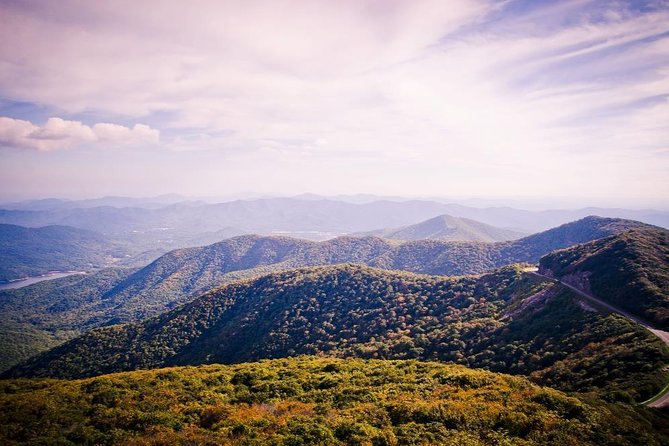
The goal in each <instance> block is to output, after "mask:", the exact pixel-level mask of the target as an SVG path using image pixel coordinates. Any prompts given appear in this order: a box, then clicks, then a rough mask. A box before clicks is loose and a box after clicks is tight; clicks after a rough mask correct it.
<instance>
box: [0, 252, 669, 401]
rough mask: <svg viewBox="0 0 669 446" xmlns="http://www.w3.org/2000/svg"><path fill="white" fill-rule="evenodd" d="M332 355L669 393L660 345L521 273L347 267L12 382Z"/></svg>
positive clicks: (162, 319)
mask: <svg viewBox="0 0 669 446" xmlns="http://www.w3.org/2000/svg"><path fill="white" fill-rule="evenodd" d="M320 353H325V354H328V355H336V356H346V357H366V358H383V359H405V358H417V359H430V360H432V359H437V360H440V361H453V362H457V363H460V364H463V365H467V366H470V367H479V368H487V369H490V370H493V371H501V372H511V373H514V374H524V375H532V376H534V377H536V379H537V380H538V381H540V382H545V383H550V385H552V386H561V387H563V388H565V389H567V390H579V391H591V390H593V391H594V390H606V392H607V393H608V394H609V395H611V396H613V395H618V396H617V398H623V397H624V398H625V399H628V398H629V397H630V396H631V397H633V398H635V399H636V400H637V401H640V400H643V399H646V398H649V397H651V396H652V395H653V394H655V393H656V392H657V391H658V390H659V389H660V388H661V387H662V386H663V385H664V376H663V373H662V371H661V369H662V367H663V366H664V365H665V364H666V363H667V362H669V356H668V354H667V350H666V348H665V346H664V345H663V344H662V343H661V341H659V340H658V339H656V338H655V337H654V336H652V335H651V334H650V333H648V332H646V331H645V330H643V329H642V328H640V327H638V326H636V325H635V324H633V323H630V322H629V321H626V320H625V319H623V318H621V317H619V316H615V315H608V316H604V315H600V314H598V313H593V312H591V311H587V310H586V309H583V308H582V307H581V306H579V305H578V304H577V303H575V302H574V300H573V296H572V294H571V293H570V292H567V291H564V290H562V289H561V287H560V286H559V285H555V284H554V283H552V282H551V281H547V280H542V279H538V278H536V277H535V276H532V275H526V274H523V273H522V270H521V269H520V268H518V267H508V268H504V269H502V270H499V271H497V272H495V273H492V274H488V275H484V276H481V277H461V278H445V277H437V276H424V275H418V274H411V273H403V272H398V271H385V270H379V269H374V268H369V267H363V266H354V265H340V266H331V267H318V268H306V269H301V270H291V271H287V272H283V273H276V274H270V275H267V276H263V277H260V278H258V279H254V280H247V281H241V282H236V283H233V284H230V285H226V286H224V287H222V288H220V289H218V290H215V291H212V292H210V293H207V294H205V295H204V296H202V297H200V298H198V299H196V300H195V301H193V302H192V303H190V304H187V305H185V306H183V307H180V308H177V309H175V310H173V311H171V312H168V313H165V314H163V315H161V316H158V317H156V318H152V319H149V320H147V321H144V322H141V323H134V324H128V325H120V326H113V327H106V328H102V329H97V330H93V331H91V332H89V333H87V334H85V335H83V336H81V337H79V338H77V339H74V340H72V341H70V342H67V343H65V344H63V345H62V346H59V347H56V348H55V349H53V350H50V351H48V352H45V353H43V354H41V355H38V356H36V357H34V358H31V359H30V360H28V361H26V362H25V363H23V364H21V365H19V366H17V367H15V368H13V369H11V370H10V371H9V372H8V373H7V375H8V376H13V377H17V376H28V377H31V376H43V377H61V378H77V377H86V376H94V375H100V374H104V373H110V372H119V371H127V370H136V369H146V368H156V367H164V366H170V365H190V364H203V363H231V362H242V361H253V360H257V359H264V358H277V357H287V356H294V355H299V354H320ZM566 364H567V366H566ZM556 377H559V379H557V378H556ZM620 392H626V393H627V395H622V394H620Z"/></svg>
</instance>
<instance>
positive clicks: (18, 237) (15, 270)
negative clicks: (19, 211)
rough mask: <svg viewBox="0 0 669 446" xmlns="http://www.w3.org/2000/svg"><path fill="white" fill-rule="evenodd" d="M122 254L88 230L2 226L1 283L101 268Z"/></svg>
mask: <svg viewBox="0 0 669 446" xmlns="http://www.w3.org/2000/svg"><path fill="white" fill-rule="evenodd" d="M120 252H121V250H120V248H119V247H118V246H116V245H114V243H112V242H111V241H109V240H108V239H106V238H105V237H104V236H102V235H101V234H98V233H95V232H92V231H87V230H85V229H78V228H71V227H68V226H45V227H42V228H24V227H22V226H15V225H5V224H0V282H3V281H9V280H14V279H20V278H23V277H27V276H36V275H40V274H44V273H47V272H49V271H72V270H90V269H94V268H100V267H102V266H104V265H107V264H108V263H110V262H111V260H112V259H113V257H114V256H119V255H120Z"/></svg>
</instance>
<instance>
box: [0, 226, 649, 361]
mask: <svg viewBox="0 0 669 446" xmlns="http://www.w3.org/2000/svg"><path fill="white" fill-rule="evenodd" d="M647 226H648V225H645V224H643V223H639V222H634V221H630V220H621V219H610V218H600V217H588V218H585V219H582V220H579V221H576V222H573V223H569V224H566V225H563V226H560V227H558V228H555V229H551V230H549V231H546V232H543V233H539V234H535V235H532V236H529V237H526V238H523V239H521V240H516V241H513V242H505V243H472V242H469V243H468V242H446V241H435V240H422V241H415V242H405V243H401V242H396V241H387V240H382V239H380V238H377V237H363V238H357V237H340V238H336V239H333V240H329V241H326V242H311V241H307V240H300V239H293V238H289V237H261V236H253V235H251V236H240V237H234V238H231V239H227V240H224V241H222V242H220V243H215V244H213V245H208V246H204V247H196V248H185V249H178V250H175V251H172V252H170V253H168V254H166V255H164V256H162V257H160V258H159V259H158V260H156V261H154V262H152V263H151V264H150V265H148V266H146V267H144V268H141V269H138V270H137V271H134V272H132V271H130V270H127V269H124V270H119V271H116V272H114V271H113V270H106V271H103V272H101V273H94V274H91V275H88V276H87V277H85V278H81V277H79V278H73V279H69V280H65V279H63V280H55V281H52V282H51V283H43V284H36V285H33V286H30V287H27V288H25V289H20V290H10V291H4V292H2V291H0V310H1V311H0V314H1V315H2V316H1V318H2V322H3V323H4V326H5V327H10V326H11V332H13V333H18V334H20V335H21V336H18V337H15V338H14V340H15V341H16V342H17V343H18V344H17V345H14V344H12V343H9V344H7V343H5V342H4V341H2V338H1V337H0V371H1V370H3V369H6V368H7V367H8V366H11V365H14V364H16V363H17V362H19V361H21V360H23V359H25V358H26V357H28V356H31V355H33V354H36V353H38V352H39V351H42V350H44V349H45V348H46V347H50V346H53V345H55V344H56V343H58V342H62V341H63V340H66V339H69V338H72V337H74V336H76V335H78V334H81V333H82V332H84V331H85V330H88V329H90V328H93V327H98V326H105V325H111V324H117V323H124V322H132V321H138V320H142V319H145V318H147V317H151V316H156V315H158V314H160V313H162V312H164V311H166V310H170V309H173V308H175V307H176V306H178V305H180V304H183V303H186V302H188V301H190V300H192V299H194V298H196V297H198V296H199V295H201V294H202V293H204V292H206V291H208V290H211V289H212V288H215V287H217V286H220V285H222V284H224V283H229V282H232V281H235V280H238V279H240V278H245V277H255V276H260V275H263V274H267V273H270V272H276V271H284V270H288V269H291V268H298V267H303V266H316V265H328V264H341V263H360V264H368V265H372V266H375V267H378V268H384V269H395V270H405V271H413V272H419V273H428V274H445V275H458V274H479V273H483V272H486V271H490V270H492V269H494V268H497V267H500V266H503V265H507V264H511V263H515V262H524V261H528V262H537V261H538V260H539V257H541V256H542V255H544V254H546V253H547V252H549V251H551V250H553V249H556V248H561V247H566V246H571V245H573V244H574V243H579V242H581V241H589V240H592V239H594V238H598V237H603V236H605V235H609V234H615V233H618V232H620V231H624V230H626V229H628V228H633V227H647ZM114 276H116V279H114ZM0 335H1V333H0ZM5 346H6V348H5Z"/></svg>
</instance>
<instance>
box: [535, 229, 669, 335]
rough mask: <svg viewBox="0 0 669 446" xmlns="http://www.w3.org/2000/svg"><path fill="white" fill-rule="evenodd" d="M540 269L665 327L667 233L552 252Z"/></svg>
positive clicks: (668, 306) (639, 232)
mask: <svg viewBox="0 0 669 446" xmlns="http://www.w3.org/2000/svg"><path fill="white" fill-rule="evenodd" d="M540 268H541V269H540V271H541V272H542V273H544V274H546V275H549V276H554V277H557V278H559V279H560V280H562V281H564V282H566V283H569V284H571V285H574V286H576V287H577V288H580V289H582V290H584V291H587V292H589V293H592V294H593V295H595V296H596V297H598V298H600V299H602V300H605V301H608V302H609V303H611V304H613V305H615V306H617V307H619V308H622V309H624V310H627V311H629V312H630V313H632V314H634V315H636V316H638V317H640V318H641V319H643V320H646V321H648V322H650V323H651V324H652V325H655V326H657V327H658V328H663V329H669V231H667V230H664V229H659V228H657V229H653V228H638V229H633V230H630V231H627V232H624V233H622V234H618V235H614V236H611V237H606V238H603V239H600V240H595V241H592V242H590V243H585V244H582V245H577V246H574V247H571V248H569V249H565V250H560V251H556V252H554V253H551V254H549V255H547V256H545V257H544V258H542V259H541V263H540Z"/></svg>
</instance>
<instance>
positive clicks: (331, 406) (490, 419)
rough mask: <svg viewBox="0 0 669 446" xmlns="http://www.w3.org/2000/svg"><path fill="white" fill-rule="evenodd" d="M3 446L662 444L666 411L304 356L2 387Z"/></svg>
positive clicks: (452, 371) (438, 372)
mask: <svg viewBox="0 0 669 446" xmlns="http://www.w3.org/2000/svg"><path fill="white" fill-rule="evenodd" d="M0 419H2V420H3V423H1V424H0V442H1V443H2V444H5V445H8V446H10V445H19V444H99V445H116V444H129V445H166V444H193V445H194V444H203V445H204V444H211V445H214V444H216V445H233V444H253V445H259V446H261V445H273V446H274V445H286V446H288V445H423V444H443V445H458V446H460V445H464V446H475V445H476V446H483V445H511V444H513V445H524V446H531V445H552V446H560V445H576V444H578V445H603V444H611V445H613V444H615V445H619V446H625V445H630V446H631V445H638V444H643V445H648V446H654V445H664V444H667V443H668V442H669V438H668V437H667V436H666V431H667V427H668V420H667V417H666V415H664V414H662V413H659V412H653V411H649V410H647V409H644V408H640V407H635V406H629V405H621V404H611V403H605V402H603V401H601V400H598V399H596V398H588V399H578V398H575V397H572V396H568V395H565V394H564V393H561V392H559V391H556V390H552V389H550V388H541V387H538V386H536V385H534V384H532V383H530V382H528V381H527V380H526V379H523V378H518V377H511V376H508V375H501V374H494V373H490V372H484V371H480V370H479V371H475V370H470V369H467V368H465V367H460V366H455V365H444V364H438V363H433V362H427V363H426V362H416V361H376V360H367V361H363V360H337V359H331V358H310V357H301V358H293V359H283V360H273V361H263V362H260V363H247V364H239V365H232V366H220V365H210V366H202V367H177V368H169V369H160V370H152V371H141V372H129V373H122V374H114V375H107V376H101V377H98V378H92V379H86V380H79V381H54V380H47V381H43V380H15V381H14V380H12V381H1V382H0Z"/></svg>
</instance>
